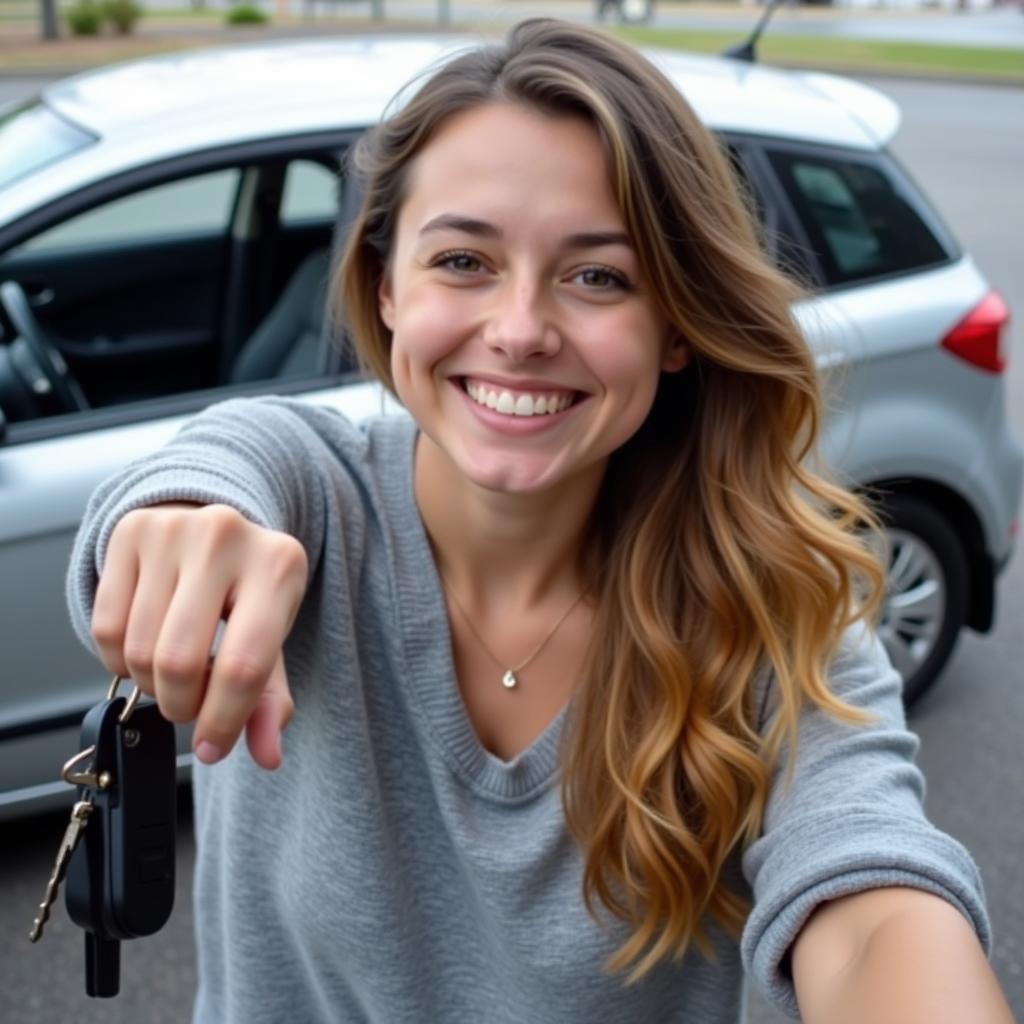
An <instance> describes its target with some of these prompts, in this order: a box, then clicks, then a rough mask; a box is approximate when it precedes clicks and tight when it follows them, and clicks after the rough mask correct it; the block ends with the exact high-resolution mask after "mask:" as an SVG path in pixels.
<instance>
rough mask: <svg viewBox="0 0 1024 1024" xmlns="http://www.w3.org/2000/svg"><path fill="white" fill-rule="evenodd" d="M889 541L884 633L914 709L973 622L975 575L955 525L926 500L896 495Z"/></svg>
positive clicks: (885, 513) (889, 502)
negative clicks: (970, 620) (969, 603)
mask: <svg viewBox="0 0 1024 1024" xmlns="http://www.w3.org/2000/svg"><path fill="white" fill-rule="evenodd" d="M881 512H882V521H883V523H884V525H885V531H886V534H887V536H888V540H889V562H888V565H887V566H886V576H887V587H886V595H885V604H884V610H883V612H882V617H881V621H880V623H879V627H878V633H879V636H880V638H881V640H882V642H883V643H884V644H885V647H886V649H887V650H888V652H889V657H890V658H891V659H892V663H893V665H894V666H895V667H896V669H897V670H898V671H899V672H900V674H901V675H902V676H903V703H904V704H905V705H907V706H908V707H909V706H910V705H911V704H913V703H914V701H916V700H917V699H918V698H919V697H921V695H922V694H923V693H924V692H925V691H926V690H927V689H928V688H929V687H930V686H931V685H932V683H934V682H935V680H936V678H937V677H938V675H939V673H940V672H941V671H942V669H943V668H944V666H945V665H946V662H947V661H948V660H949V658H950V655H951V654H952V653H953V648H954V646H955V644H956V641H957V637H958V636H959V634H960V630H961V629H962V628H963V625H964V622H965V620H966V618H967V596H968V588H969V585H970V572H969V568H968V564H967V555H966V552H965V551H964V547H963V545H962V544H961V543H960V540H959V539H958V538H957V535H956V533H955V532H954V530H953V527H952V526H951V525H950V523H949V521H948V520H947V519H946V518H945V516H943V515H942V514H941V513H940V512H938V511H936V510H935V508H934V507H933V506H932V505H929V504H928V503H927V502H925V501H922V500H921V499H920V498H915V497H911V496H910V495H902V494H897V495H891V496H890V497H889V498H887V499H886V500H885V503H884V506H883V508H882V510H881Z"/></svg>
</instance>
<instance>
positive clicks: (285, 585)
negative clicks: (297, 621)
mask: <svg viewBox="0 0 1024 1024" xmlns="http://www.w3.org/2000/svg"><path fill="white" fill-rule="evenodd" d="M278 536H279V537H281V539H282V541H284V542H290V543H282V544H279V545H278V546H277V549H276V550H275V549H274V548H273V547H270V546H268V545H267V544H264V545H263V546H262V549H261V551H260V557H259V558H258V559H255V561H257V562H258V563H259V564H258V565H253V566H252V567H251V571H250V572H248V573H247V574H246V576H245V578H244V580H243V581H242V582H241V583H240V586H239V589H238V592H237V595H236V596H235V599H234V603H233V606H232V607H231V608H230V609H229V611H228V618H227V625H226V626H225V628H224V634H223V636H222V637H221V641H220V647H219V649H218V651H217V655H216V657H215V658H214V661H213V666H212V670H211V672H210V679H209V682H208V683H207V686H206V693H205V695H204V698H203V702H202V707H201V708H200V711H199V717H198V720H197V722H196V730H195V751H196V755H197V756H198V757H199V759H200V760H201V761H207V762H211V761H216V760H219V758H220V757H223V756H224V755H225V754H226V753H227V752H228V751H229V750H230V749H231V748H232V747H233V746H234V745H235V742H236V741H237V740H238V737H239V735H240V734H241V732H242V729H243V728H244V727H245V725H246V723H247V722H248V721H249V719H250V718H251V717H252V716H253V715H254V714H257V721H256V724H255V726H254V729H255V730H256V732H257V747H258V749H259V751H260V753H261V755H266V758H265V759H264V760H265V761H267V762H273V764H274V766H275V767H276V765H277V763H278V761H279V755H276V754H275V753H274V751H273V750H271V749H269V748H268V746H267V744H268V743H270V740H268V739H267V738H266V729H268V728H269V726H265V725H263V724H262V720H263V719H264V718H269V719H270V720H271V722H273V721H274V720H275V718H276V721H277V723H278V731H280V724H281V723H282V721H283V719H284V718H285V717H286V713H287V703H290V697H288V696H287V693H288V691H287V683H286V682H285V680H284V666H283V661H282V659H281V648H282V646H283V644H284V641H285V638H286V637H287V635H288V632H289V630H290V629H291V625H292V622H293V621H294V618H295V613H296V609H297V608H298V605H299V602H300V601H301V599H302V594H303V592H304V590H305V576H306V564H305V553H304V552H303V551H302V548H301V546H300V545H298V543H297V542H295V541H292V540H291V538H288V537H284V536H283V535H278ZM279 663H280V671H279V678H273V679H272V677H274V673H275V669H276V668H277V667H278V664H279ZM268 687H270V693H269V697H268V698H267V700H266V701H265V702H264V703H265V704H268V705H269V707H264V708H261V707H260V702H261V698H263V695H264V693H265V691H267V689H268ZM283 698H287V701H285V700H284V699H283ZM258 709H259V710H258ZM257 711H258V713H257ZM264 760H260V759H258V761H259V763H261V764H264ZM265 766H267V765H266V764H265Z"/></svg>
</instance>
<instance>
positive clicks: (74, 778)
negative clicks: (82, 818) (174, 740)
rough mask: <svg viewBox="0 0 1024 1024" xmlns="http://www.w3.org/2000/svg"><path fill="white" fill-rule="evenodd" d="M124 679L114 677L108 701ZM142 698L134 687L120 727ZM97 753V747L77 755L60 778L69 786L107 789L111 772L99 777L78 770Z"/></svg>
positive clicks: (140, 692) (119, 720)
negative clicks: (80, 765) (79, 766)
mask: <svg viewBox="0 0 1024 1024" xmlns="http://www.w3.org/2000/svg"><path fill="white" fill-rule="evenodd" d="M122 678H123V676H114V680H113V682H112V683H111V684H110V689H108V690H107V700H113V699H114V697H115V696H116V695H117V691H118V688H119V687H120V685H121V680H122ZM141 696H142V691H141V690H140V689H139V688H138V687H137V686H136V687H134V688H133V689H132V692H131V693H130V694H129V695H128V703H127V704H125V706H124V709H123V710H122V711H121V714H120V715H118V717H117V721H118V723H119V724H120V725H124V724H125V722H127V721H128V719H129V718H130V717H131V714H132V712H133V711H134V710H135V705H136V704H138V703H139V698H140V697H141ZM95 753H96V748H95V747H86V748H85V750H83V751H82V752H81V753H78V754H75V756H74V757H73V758H71V760H70V761H68V762H67V764H65V765H64V767H63V768H62V769H61V771H60V777H61V778H62V779H63V780H64V781H65V782H66V783H67V784H68V785H69V786H87V787H89V788H90V789H106V788H107V787H108V786H109V785H110V783H111V781H112V780H111V777H110V772H101V773H100V774H99V775H98V776H97V775H96V773H95V772H93V771H79V770H78V765H79V764H81V763H82V762H83V761H87V760H89V758H91V757H92V755H93V754H95Z"/></svg>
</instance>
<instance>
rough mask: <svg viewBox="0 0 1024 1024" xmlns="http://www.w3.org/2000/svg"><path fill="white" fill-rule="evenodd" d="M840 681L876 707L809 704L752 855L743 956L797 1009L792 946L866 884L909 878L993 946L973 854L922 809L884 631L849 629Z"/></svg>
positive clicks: (835, 680) (789, 1009)
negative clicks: (817, 916) (859, 716)
mask: <svg viewBox="0 0 1024 1024" xmlns="http://www.w3.org/2000/svg"><path fill="white" fill-rule="evenodd" d="M831 685H832V689H833V692H834V693H835V694H836V695H837V696H838V697H840V698H841V699H842V700H844V701H846V702H847V703H848V704H851V705H853V706H854V707H858V708H862V709H863V710H865V711H867V712H868V713H869V714H871V715H872V716H873V722H872V724H869V725H860V726H858V725H847V724H846V723H844V722H841V721H839V720H838V719H836V718H834V717H833V716H831V715H827V714H825V713H824V712H822V711H820V710H818V709H817V708H814V707H811V708H808V709H806V710H805V711H804V713H803V716H802V719H801V723H800V728H799V736H798V741H797V758H796V763H795V766H794V770H793V775H792V777H791V779H790V780H789V781H788V784H787V780H786V778H785V766H786V754H785V752H783V755H782V757H781V758H780V761H779V765H778V766H777V769H776V774H775V778H774V779H773V781H772V788H771V792H770V795H769V799H768V805H767V808H766V813H765V818H764V823H763V828H762V833H761V835H760V837H759V838H758V839H757V841H756V842H754V843H753V844H751V846H750V847H749V848H748V849H747V851H746V852H745V854H744V857H743V871H744V874H745V876H746V878H747V881H748V882H749V884H750V885H751V888H752V889H753V894H754V906H753V909H752V911H751V914H750V917H749V918H748V920H747V923H746V926H745V928H744V932H743V938H742V943H741V949H742V955H743V962H744V966H745V968H746V970H747V972H748V974H749V975H750V976H751V977H752V978H753V979H754V981H755V983H756V984H757V985H758V986H759V987H760V988H761V989H762V990H763V991H764V992H765V994H766V995H767V996H768V998H769V999H770V1000H771V1001H772V1002H773V1003H774V1004H775V1005H776V1006H778V1007H779V1008H780V1009H781V1010H783V1011H784V1012H786V1013H788V1014H789V1015H790V1016H793V1017H798V1016H799V1010H798V1007H797V1002H796V994H795V991H794V988H793V981H792V977H791V974H790V966H789V955H788V954H789V950H790V947H791V946H792V944H793V942H794V940H795V939H796V937H797V935H798V934H799V932H800V929H801V928H802V927H803V925H804V923H805V922H806V921H807V919H808V918H809V917H810V915H811V912H812V911H813V910H814V908H815V907H816V906H817V905H818V904H820V903H822V902H824V901H826V900H832V899H837V898H838V897H840V896H847V895H850V894H852V893H855V892H860V891H862V890H866V889H876V888H883V887H887V886H907V887H912V888H916V889H923V890H925V891H927V892H930V893H933V894H935V895H937V896H940V897H942V898H943V899H945V900H947V901H948V902H950V903H952V904H953V906H955V907H956V908H957V909H958V910H959V911H960V912H961V913H962V914H964V916H965V917H966V918H967V919H968V920H969V921H970V922H971V924H972V925H973V927H974V929H975V931H976V933H977V935H978V937H979V939H980V941H981V944H982V946H983V948H984V949H985V952H986V953H988V952H989V949H990V946H991V932H990V929H989V922H988V918H987V915H986V911H985V899H984V894H983V891H982V884H981V878H980V876H979V873H978V870H977V868H976V866H975V864H974V862H973V861H972V859H971V857H970V855H969V854H968V853H967V851H966V850H965V849H964V847H963V846H961V845H960V843H958V842H957V841H956V840H954V839H952V838H951V837H950V836H948V835H946V834H944V833H943V832H940V831H939V830H938V829H936V828H935V827H934V826H933V825H931V824H930V823H929V822H928V820H927V819H926V818H925V816H924V812H923V809H922V801H923V799H924V779H923V777H922V775H921V773H920V771H919V770H918V768H917V767H916V766H915V764H914V757H915V754H916V753H917V748H918V740H917V737H916V736H915V735H914V734H913V733H911V732H909V731H908V730H907V728H906V725H905V720H904V715H903V707H902V702H901V681H900V677H899V675H898V673H897V672H896V671H895V670H894V669H893V668H892V665H891V664H890V662H889V658H888V655H887V653H886V651H885V648H884V647H883V646H882V644H881V642H880V641H879V640H878V638H877V636H876V635H875V634H874V633H873V632H871V631H870V630H869V629H867V627H865V626H863V625H858V626H856V627H853V628H851V629H850V630H848V631H847V633H846V635H845V636H844V638H843V643H842V646H841V649H840V652H839V654H838V655H837V657H836V659H835V660H834V662H833V666H832V672H831Z"/></svg>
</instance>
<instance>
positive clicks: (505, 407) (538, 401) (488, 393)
mask: <svg viewBox="0 0 1024 1024" xmlns="http://www.w3.org/2000/svg"><path fill="white" fill-rule="evenodd" d="M465 390H466V394H468V395H469V397H470V398H472V399H473V401H474V402H476V403H478V404H479V405H485V406H487V408H489V409H495V410H497V411H498V412H500V413H504V414H505V415H506V416H545V415H550V414H551V413H556V412H561V411H562V410H563V409H566V408H568V407H569V405H570V404H571V403H572V395H569V394H563V395H529V394H523V393H520V394H518V395H513V394H512V392H511V391H492V390H491V389H490V388H488V387H486V386H485V385H483V384H477V383H476V382H475V381H470V380H467V381H465Z"/></svg>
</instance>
